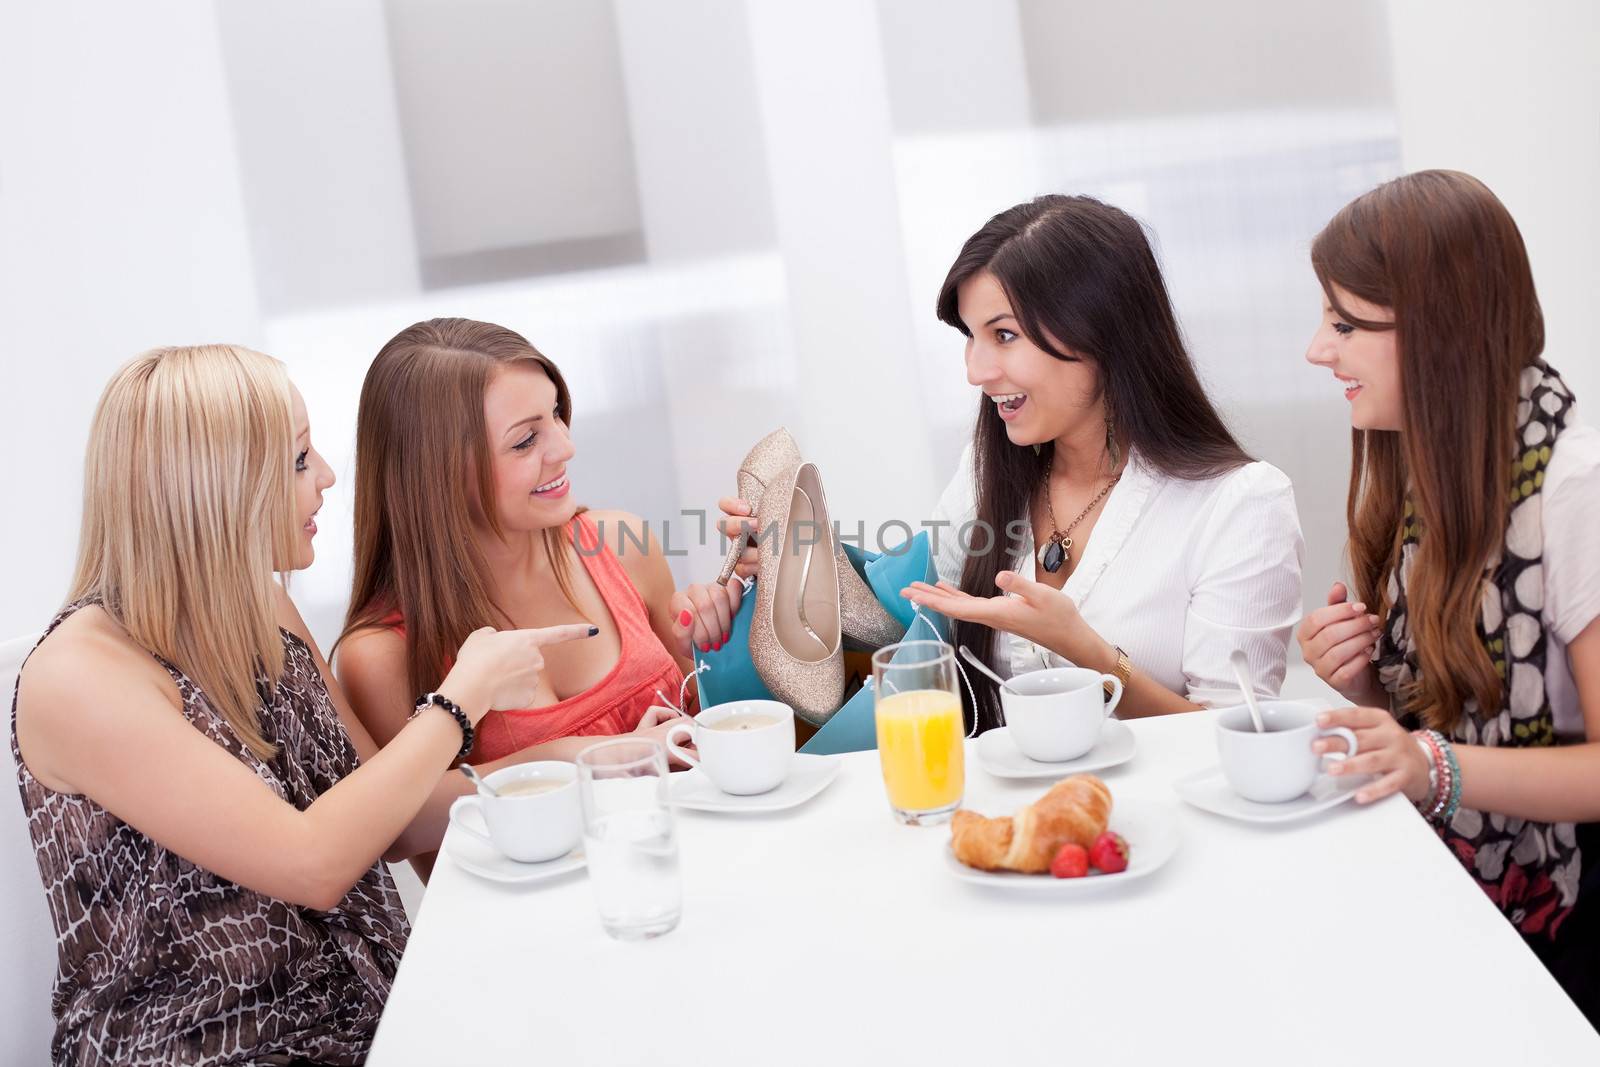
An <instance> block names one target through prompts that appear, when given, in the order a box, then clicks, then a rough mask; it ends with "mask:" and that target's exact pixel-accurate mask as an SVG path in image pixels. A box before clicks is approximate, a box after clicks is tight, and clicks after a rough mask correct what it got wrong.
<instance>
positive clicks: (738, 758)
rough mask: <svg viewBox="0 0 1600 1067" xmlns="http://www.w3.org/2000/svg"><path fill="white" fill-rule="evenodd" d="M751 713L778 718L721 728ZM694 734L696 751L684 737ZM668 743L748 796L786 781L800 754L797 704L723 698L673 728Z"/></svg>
mask: <svg viewBox="0 0 1600 1067" xmlns="http://www.w3.org/2000/svg"><path fill="white" fill-rule="evenodd" d="M742 716H748V717H749V718H751V719H757V718H768V719H772V720H774V721H772V722H770V723H767V724H766V725H764V726H756V727H754V728H752V729H747V730H729V729H722V730H719V729H715V728H714V727H716V726H717V724H719V723H724V722H727V721H728V720H731V719H738V718H740V717H742ZM690 737H692V738H693V739H694V747H695V751H693V752H690V751H688V750H686V749H683V748H679V747H678V742H680V741H682V740H684V739H685V738H690ZM666 740H667V748H668V749H669V750H670V751H671V752H672V754H673V755H674V756H676V757H678V758H679V759H681V760H682V761H683V762H685V763H687V764H688V765H689V766H691V767H699V768H700V769H701V770H702V771H704V772H705V776H706V777H707V778H709V779H711V784H712V785H715V786H716V787H717V788H718V789H720V790H722V791H723V792H724V793H731V794H733V795H734V796H740V797H747V796H754V795H756V794H757V793H768V792H771V791H772V790H774V789H776V788H778V786H780V785H782V784H783V780H784V778H786V777H787V776H788V774H789V765H790V763H792V762H793V760H794V709H793V708H791V707H789V705H787V704H783V703H780V702H778V701H776V700H735V701H732V702H730V703H727V704H717V705H715V706H714V707H709V708H707V709H705V710H704V711H702V712H701V713H700V714H699V715H696V716H695V717H694V718H693V719H692V720H690V721H689V722H678V723H674V724H673V725H672V728H671V729H669V730H668V731H667V738H666Z"/></svg>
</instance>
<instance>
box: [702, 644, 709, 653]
mask: <svg viewBox="0 0 1600 1067" xmlns="http://www.w3.org/2000/svg"><path fill="white" fill-rule="evenodd" d="M700 651H701V652H710V651H711V646H710V645H701V646H700Z"/></svg>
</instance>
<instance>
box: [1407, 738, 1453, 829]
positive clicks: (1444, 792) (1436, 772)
mask: <svg viewBox="0 0 1600 1067" xmlns="http://www.w3.org/2000/svg"><path fill="white" fill-rule="evenodd" d="M1412 736H1413V737H1415V738H1416V740H1417V743H1418V744H1419V745H1422V746H1423V747H1424V748H1425V749H1427V753H1428V764H1429V766H1428V786H1429V789H1428V799H1427V800H1426V801H1424V802H1423V803H1421V804H1418V805H1417V810H1418V811H1420V812H1421V813H1422V814H1423V816H1424V817H1425V818H1428V819H1432V818H1433V816H1434V814H1435V813H1437V812H1438V810H1439V805H1440V803H1441V801H1442V799H1443V798H1444V797H1447V796H1449V794H1450V777H1449V775H1450V765H1449V764H1448V763H1446V762H1445V759H1444V755H1443V753H1441V752H1440V751H1439V744H1438V742H1437V741H1435V740H1434V733H1433V731H1432V730H1418V731H1416V732H1415V733H1413V734H1412Z"/></svg>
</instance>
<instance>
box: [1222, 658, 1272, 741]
mask: <svg viewBox="0 0 1600 1067" xmlns="http://www.w3.org/2000/svg"><path fill="white" fill-rule="evenodd" d="M1228 662H1229V663H1231V664H1233V674H1234V677H1235V678H1237V679H1238V680H1239V691H1240V692H1241V693H1243V694H1244V703H1245V706H1246V707H1248V708H1249V709H1250V721H1251V722H1253V723H1255V727H1256V733H1258V734H1264V733H1266V732H1267V727H1266V724H1265V723H1263V722H1262V721H1261V709H1260V708H1259V707H1257V706H1256V687H1255V684H1254V683H1253V682H1252V681H1251V680H1250V661H1249V660H1247V659H1245V658H1244V650H1243V649H1238V648H1236V649H1234V650H1233V654H1232V655H1231V656H1229V657H1228Z"/></svg>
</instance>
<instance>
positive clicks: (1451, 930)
mask: <svg viewBox="0 0 1600 1067" xmlns="http://www.w3.org/2000/svg"><path fill="white" fill-rule="evenodd" d="M1131 725H1132V726H1133V728H1134V730H1135V731H1136V733H1137V736H1138V741H1139V752H1138V755H1137V756H1135V757H1134V759H1133V761H1132V762H1131V763H1128V764H1126V765H1124V766H1123V767H1121V768H1117V769H1115V770H1111V771H1106V772H1104V773H1103V774H1102V777H1104V778H1105V780H1106V782H1107V784H1109V785H1110V786H1111V788H1112V791H1113V794H1114V795H1115V796H1117V797H1127V798H1135V797H1137V798H1141V799H1146V800H1154V801H1158V802H1167V803H1170V804H1171V806H1172V810H1173V813H1174V814H1175V816H1176V817H1177V819H1178V820H1179V827H1180V831H1181V834H1182V844H1181V846H1180V848H1179V851H1178V853H1177V855H1176V856H1175V857H1174V858H1173V859H1172V861H1171V862H1170V863H1168V864H1167V866H1166V867H1164V868H1163V869H1162V870H1160V871H1157V872H1155V873H1154V874H1153V875H1151V876H1150V877H1149V878H1147V879H1144V880H1143V881H1138V882H1132V883H1127V884H1125V885H1123V886H1121V887H1116V888H1112V887H1108V888H1107V889H1106V890H1102V891H1101V892H1099V893H1097V894H1095V895H1093V896H1089V897H1082V896H1080V897H1075V898H1073V899H1065V898H1051V897H1048V896H1038V895H1034V894H1021V893H1002V892H999V891H996V890H992V889H984V888H980V887H977V886H973V885H969V884H966V883H963V882H960V881H957V880H956V879H954V878H952V877H950V875H949V874H948V873H946V871H945V870H944V868H943V859H942V856H941V850H942V849H943V848H944V847H945V843H946V841H947V839H948V836H949V830H948V827H936V828H914V827H904V826H900V825H898V824H897V823H895V822H894V821H893V820H892V819H891V817H890V815H889V812H888V809H887V804H886V801H885V799H884V793H883V785H882V780H881V778H880V777H879V773H878V763H877V754H876V753H873V752H863V753H857V754H854V755H850V756H845V757H844V761H845V762H844V767H843V769H842V772H841V774H840V776H839V778H838V779H837V780H836V781H835V782H834V783H833V784H832V785H831V786H830V787H829V788H828V789H827V791H826V792H824V793H823V794H822V795H820V796H819V797H817V798H816V799H814V800H812V801H811V802H810V803H809V804H807V805H805V806H803V807H801V808H798V809H795V810H793V811H790V812H787V813H784V814H781V815H769V816H726V815H712V814H702V813H695V812H683V813H682V814H681V815H680V817H679V831H680V835H681V849H682V860H683V879H684V916H683V922H682V924H681V925H680V926H679V927H678V929H677V930H675V931H674V932H672V933H671V934H668V935H667V936H665V937H662V938H659V939H657V940H654V941H650V942H644V943H631V944H623V943H619V942H615V941H612V940H610V939H609V938H608V937H606V935H605V934H604V933H603V932H602V931H601V929H600V924H599V920H598V918H597V917H596V914H595V909H594V903H593V900H592V899H591V894H590V888H589V885H588V883H587V879H586V878H585V877H584V876H583V875H582V874H575V875H571V876H568V877H566V878H565V879H562V880H559V881H555V882H549V883H544V884H540V885H535V886H531V887H526V888H522V887H507V886H502V885H498V884H493V883H489V882H484V881H481V880H479V879H477V878H475V877H474V876H472V875H470V874H467V873H466V872H464V871H462V870H461V869H460V868H458V867H456V866H455V865H454V864H453V863H451V862H450V861H449V859H448V858H446V857H445V856H444V855H441V857H440V861H439V864H438V866H437V867H436V868H435V869H434V873H433V880H432V884H431V885H430V886H429V888H428V892H427V896H426V897H425V899H424V901H423V906H422V910H421V913H420V915H419V916H418V920H417V924H416V929H415V931H414V932H413V934H412V938H411V943H410V946H409V947H408V948H407V950H406V954H405V959H404V961H403V962H402V964H401V966H400V973H399V976H398V978H397V980H396V982H395V986H394V991H393V993H392V995H391V997H390V999H389V1004H388V1009H387V1011H386V1012H385V1013H384V1016H383V1022H382V1024H381V1026H380V1027H379V1029H378V1035H377V1040H376V1043H375V1045H374V1047H373V1051H372V1057H371V1060H370V1063H371V1064H372V1067H399V1065H404V1064H444V1063H450V1064H466V1063H477V1064H514V1063H515V1064H523V1063H527V1064H607V1065H612V1064H667V1063H693V1064H697V1065H707V1067H711V1065H721V1064H728V1065H738V1067H755V1065H761V1064H816V1065H824V1064H825V1065H834V1064H846V1063H883V1064H944V1063H951V1064H972V1065H981V1064H1008V1063H1017V1064H1021V1063H1052V1064H1065V1063H1072V1062H1077V1063H1094V1064H1096V1065H1099V1064H1104V1063H1124V1062H1126V1063H1162V1062H1172V1063H1192V1062H1200V1063H1211V1062H1218V1063H1228V1064H1230V1065H1238V1064H1257V1063H1258V1064H1271V1065H1274V1067H1279V1065H1285V1064H1311V1063H1337V1064H1350V1063H1362V1064H1391V1063H1392V1064H1411V1065H1423V1064H1452V1065H1461V1064H1477V1063H1500V1064H1504V1063H1550V1064H1577V1063H1600V1035H1596V1033H1595V1031H1594V1030H1593V1029H1591V1028H1590V1026H1589V1025H1588V1023H1587V1022H1586V1021H1585V1020H1584V1018H1583V1016H1582V1015H1581V1014H1580V1013H1579V1012H1578V1010H1577V1008H1575V1007H1574V1006H1573V1005H1572V1003H1571V1001H1569V1000H1568V999H1567V997H1566V996H1565V994H1563V993H1562V991H1561V988H1560V987H1559V986H1558V985H1556V983H1555V982H1554V981H1553V980H1552V979H1551V978H1550V977H1549V975H1548V974H1547V973H1546V972H1545V970H1544V969H1543V967H1541V966H1540V964H1539V962H1538V960H1537V959H1535V958H1534V956H1533V954H1532V953H1531V952H1529V951H1528V949H1527V948H1526V946H1525V945H1524V944H1523V943H1522V940H1521V938H1520V937H1518V936H1517V934H1516V933H1515V932H1514V931H1513V930H1512V928H1511V926H1510V924H1509V923H1507V922H1506V921H1505V920H1504V919H1503V918H1502V917H1501V916H1500V914H1499V912H1498V911H1497V910H1496V909H1495V908H1494V907H1493V906H1492V905H1491V904H1490V903H1489V901H1488V899H1487V898H1486V897H1485V896H1484V895H1483V893H1482V891H1481V890H1479V889H1478V888H1477V887H1476V886H1475V885H1474V884H1473V883H1472V881H1471V880H1470V879H1469V878H1468V876H1467V874H1466V872H1464V871H1463V870H1462V869H1461V868H1460V866H1459V864H1458V863H1457V862H1456V860H1455V859H1454V858H1453V857H1452V856H1451V855H1450V854H1449V853H1448V852H1447V851H1446V849H1445V848H1444V846H1443V845H1442V844H1440V842H1439V840H1438V839H1437V838H1436V837H1435V836H1434V835H1433V833H1432V832H1431V831H1430V830H1429V829H1428V827H1427V826H1426V824H1425V823H1424V822H1423V820H1422V819H1421V818H1420V817H1419V816H1418V815H1417V814H1416V812H1415V811H1414V810H1412V808H1411V807H1410V806H1409V805H1408V804H1407V803H1406V802H1405V801H1404V800H1403V799H1402V798H1391V799H1390V800H1388V801H1385V802H1382V803H1379V804H1377V805H1373V806H1372V807H1369V808H1364V809H1362V808H1357V807H1356V805H1355V804H1354V803H1353V802H1350V803H1346V804H1344V805H1342V806H1341V807H1339V808H1336V809H1334V810H1332V811H1330V812H1327V813H1324V814H1322V815H1320V816H1317V817H1315V818H1314V819H1312V820H1311V821H1309V822H1305V823H1298V824H1293V825H1289V826H1285V827H1277V828H1274V827H1262V826H1258V825H1244V824H1239V823H1235V822H1232V821H1229V820H1226V819H1222V818H1219V817H1217V816H1213V815H1209V814H1206V813H1204V812H1201V811H1198V810H1195V809H1192V808H1190V807H1189V806H1188V805H1186V804H1184V803H1182V802H1181V801H1179V800H1178V799H1177V797H1176V795H1175V794H1173V792H1172V790H1171V785H1170V783H1171V782H1172V781H1173V780H1174V779H1176V778H1177V777H1179V776H1181V775H1182V774H1185V773H1187V772H1189V771H1192V770H1197V769H1199V768H1201V767H1204V766H1207V765H1210V764H1213V763H1214V762H1215V749H1214V747H1213V742H1212V737H1211V728H1212V724H1211V716H1210V715H1209V714H1205V713H1201V714H1194V715H1181V716H1172V717H1168V718H1164V719H1158V720H1150V721H1139V722H1134V723H1132V724H1131ZM1047 784H1048V783H1033V782H1022V783H1018V782H1002V781H1000V780H997V779H995V778H992V777H990V776H989V775H988V774H986V773H985V772H984V771H983V770H981V769H980V768H979V767H978V766H977V763H976V760H975V758H974V756H973V754H972V753H971V751H970V748H969V753H968V771H967V800H966V803H967V806H969V807H972V808H975V809H977V810H980V811H984V812H986V813H988V814H995V815H997V814H1005V813H1008V812H1009V811H1011V810H1013V809H1014V808H1016V807H1017V806H1019V805H1021V804H1024V803H1027V802H1028V801H1030V800H1031V799H1033V798H1034V797H1035V796H1037V795H1038V794H1040V793H1041V792H1042V791H1043V790H1044V788H1045V787H1046V786H1047ZM1419 902H1421V903H1419ZM1441 985H1443V986H1445V987H1447V988H1450V989H1452V990H1456V991H1459V994H1460V995H1461V996H1462V997H1463V998H1464V1001H1465V1003H1466V1004H1467V1005H1468V1007H1467V1008H1465V1009H1464V1010H1459V1011H1454V1012H1452V1013H1450V1015H1449V1016H1447V1017H1445V1018H1442V1019H1441V1020H1440V1021H1439V1023H1438V1024H1437V1025H1430V1024H1429V1023H1428V1022H1427V1021H1425V1020H1426V1017H1427V1014H1426V1012H1425V1010H1423V1009H1422V1008H1421V1007H1420V1005H1421V1004H1422V1003H1423V1002H1424V1001H1425V999H1427V997H1426V995H1425V993H1424V992H1423V991H1424V990H1426V989H1430V988H1432V989H1437V988H1439V986H1441ZM1475 1003H1476V1004H1479V1005H1482V1008H1483V1010H1481V1011H1480V1012H1478V1013H1476V1014H1475V1013H1474V1010H1473V1008H1472V1007H1471V1005H1473V1004H1475Z"/></svg>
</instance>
